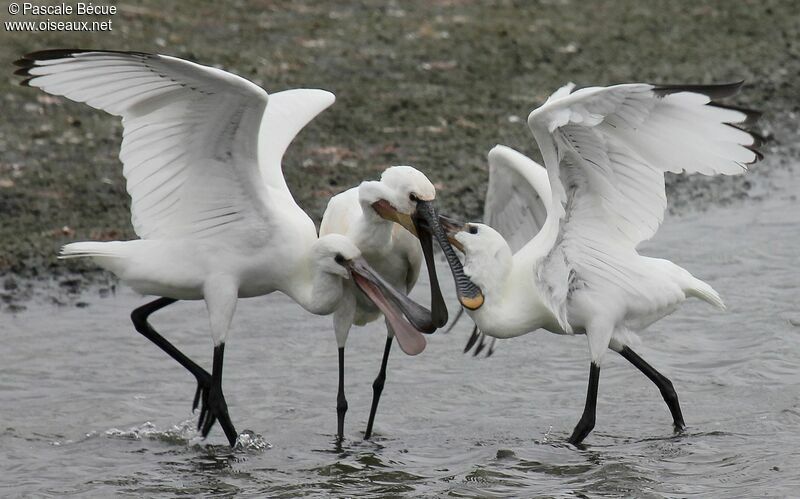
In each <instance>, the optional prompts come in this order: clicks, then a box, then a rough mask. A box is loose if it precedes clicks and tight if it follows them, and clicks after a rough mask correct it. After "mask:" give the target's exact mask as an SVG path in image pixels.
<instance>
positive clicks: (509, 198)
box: [483, 145, 550, 253]
mask: <svg viewBox="0 0 800 499" xmlns="http://www.w3.org/2000/svg"><path fill="white" fill-rule="evenodd" d="M549 204H550V183H549V181H548V179H547V172H546V171H545V169H544V167H543V166H541V165H539V164H538V163H536V162H535V161H533V160H532V159H530V158H528V157H527V156H525V155H524V154H521V153H519V152H517V151H515V150H514V149H511V148H510V147H506V146H503V145H497V146H495V147H494V148H493V149H492V150H491V151H489V186H488V188H487V190H486V203H485V204H484V207H483V222H484V223H485V224H486V225H489V226H490V227H492V228H494V229H495V230H496V231H497V232H498V233H500V235H501V236H503V238H504V239H505V240H506V242H507V243H508V245H509V247H510V248H511V251H512V252H515V253H516V252H517V251H518V250H519V249H520V248H522V247H523V246H524V245H525V244H526V243H527V242H528V241H530V240H531V239H533V237H534V236H535V235H536V234H537V233H538V232H539V230H540V229H541V228H542V226H543V225H544V221H545V220H546V219H547V206H548V205H549Z"/></svg>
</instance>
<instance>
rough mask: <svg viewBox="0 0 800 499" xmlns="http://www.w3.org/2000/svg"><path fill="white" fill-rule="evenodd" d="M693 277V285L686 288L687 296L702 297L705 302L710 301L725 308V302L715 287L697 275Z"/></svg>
mask: <svg viewBox="0 0 800 499" xmlns="http://www.w3.org/2000/svg"><path fill="white" fill-rule="evenodd" d="M692 279H694V282H693V283H692V286H691V287H688V288H686V289H684V292H685V293H686V296H687V297H688V296H694V297H695V298H700V299H701V300H703V301H704V302H706V303H710V304H711V305H714V306H715V307H717V308H718V309H720V310H725V308H726V307H725V303H724V302H723V301H722V298H720V296H719V293H717V292H716V290H714V288H712V287H711V286H710V285H708V284H707V283H705V282H703V281H701V280H700V279H697V278H696V277H693V278H692Z"/></svg>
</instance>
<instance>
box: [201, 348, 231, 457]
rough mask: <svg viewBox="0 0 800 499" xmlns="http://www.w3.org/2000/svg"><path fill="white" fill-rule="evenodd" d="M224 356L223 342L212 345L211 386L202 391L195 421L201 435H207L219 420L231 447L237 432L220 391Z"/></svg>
mask: <svg viewBox="0 0 800 499" xmlns="http://www.w3.org/2000/svg"><path fill="white" fill-rule="evenodd" d="M224 356H225V343H220V344H219V345H218V346H215V347H214V367H213V369H212V371H211V386H210V387H209V389H208V390H206V391H204V393H203V399H204V400H203V402H204V403H203V408H202V409H201V411H200V419H199V421H198V422H197V429H198V430H200V432H201V433H202V435H203V437H204V438H205V437H207V436H208V432H210V431H211V427H212V426H214V422H215V421H217V420H218V421H219V425H220V426H222V430H223V431H224V432H225V436H226V437H228V443H230V445H231V447H233V446H235V445H236V439H237V438H238V436H239V434H238V433H237V432H236V429H235V428H234V427H233V423H232V422H231V418H230V416H229V415H228V404H227V403H226V402H225V396H224V395H223V393H222V361H223V358H224Z"/></svg>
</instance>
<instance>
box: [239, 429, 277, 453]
mask: <svg viewBox="0 0 800 499" xmlns="http://www.w3.org/2000/svg"><path fill="white" fill-rule="evenodd" d="M271 448H272V444H271V443H269V442H267V441H266V440H264V437H262V436H261V435H260V434H259V433H255V432H253V431H251V430H244V431H243V432H241V433H239V437H238V438H237V439H236V446H235V447H234V448H233V449H234V451H236V452H248V453H260V452H264V451H265V450H269V449H271Z"/></svg>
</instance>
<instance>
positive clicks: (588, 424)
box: [568, 362, 600, 445]
mask: <svg viewBox="0 0 800 499" xmlns="http://www.w3.org/2000/svg"><path fill="white" fill-rule="evenodd" d="M599 381H600V366H598V365H597V364H595V363H594V362H592V364H591V367H590V368H589V389H588V390H587V391H586V406H585V407H584V408H583V415H582V416H581V419H580V421H578V424H577V425H575V429H574V430H573V431H572V436H570V437H569V440H568V441H569V443H571V444H572V445H578V444H579V443H581V442H582V441H583V439H584V438H586V436H587V435H588V434H589V432H591V431H592V429H593V428H594V415H595V412H596V410H597V385H598V383H599Z"/></svg>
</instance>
